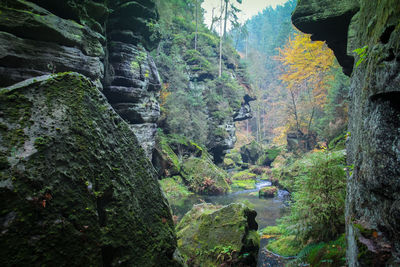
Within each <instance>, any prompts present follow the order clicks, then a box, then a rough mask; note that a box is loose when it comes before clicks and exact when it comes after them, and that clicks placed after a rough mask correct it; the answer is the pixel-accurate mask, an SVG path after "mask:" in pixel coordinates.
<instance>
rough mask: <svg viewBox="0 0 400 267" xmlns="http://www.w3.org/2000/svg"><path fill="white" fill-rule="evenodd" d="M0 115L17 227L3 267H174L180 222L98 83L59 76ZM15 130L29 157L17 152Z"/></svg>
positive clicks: (7, 98) (14, 94) (11, 99)
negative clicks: (62, 266) (106, 261)
mask: <svg viewBox="0 0 400 267" xmlns="http://www.w3.org/2000/svg"><path fill="white" fill-rule="evenodd" d="M17 107H19V108H17ZM0 109H1V113H2V114H5V116H4V118H5V119H4V121H2V123H3V124H4V125H6V126H7V129H8V130H7V131H5V129H6V127H2V128H1V135H2V136H1V138H0V151H5V152H4V153H3V152H1V154H0V159H1V162H2V163H1V165H2V168H1V169H0V177H1V182H2V185H5V186H4V187H2V192H1V195H0V203H1V204H0V210H1V213H0V216H2V217H3V216H8V217H10V218H14V219H12V220H10V222H9V225H8V226H7V230H6V231H5V232H3V235H2V242H1V245H0V265H2V266H10V265H15V266H35V265H38V264H39V263H40V264H39V265H42V266H54V265H57V264H59V263H60V262H69V264H70V265H76V266H78V265H85V266H99V265H102V264H103V257H102V253H110V254H109V255H111V256H112V257H113V258H112V259H110V265H115V264H117V263H118V262H120V263H121V262H123V263H124V264H126V265H136V264H137V265H140V266H145V265H146V264H150V265H157V264H162V265H164V266H168V265H172V266H173V263H172V259H171V255H172V253H173V251H174V250H175V244H176V243H175V240H174V227H173V222H172V218H171V214H170V209H169V207H168V204H167V202H166V201H165V199H164V198H163V196H162V192H161V190H160V187H159V184H158V182H157V179H156V177H155V174H154V173H153V169H152V167H151V164H150V163H149V162H148V160H147V159H146V157H145V155H144V152H143V150H142V149H141V148H140V147H139V144H138V143H137V141H136V137H135V135H134V134H133V133H132V131H131V130H130V129H129V126H128V125H127V124H126V123H125V122H124V121H123V120H121V118H120V117H119V116H118V115H117V114H116V113H115V112H114V111H112V109H111V108H110V106H109V104H108V103H107V101H106V100H105V99H104V97H102V95H101V93H100V92H99V91H98V90H97V88H95V87H94V86H92V83H91V82H90V81H88V80H87V79H86V78H84V77H83V76H80V75H77V74H60V75H53V76H50V77H49V79H48V80H43V81H37V82H33V81H31V82H27V83H26V85H24V86H20V87H15V88H12V89H10V90H2V91H1V93H0ZM104 110H105V112H104ZM32 111H34V112H32ZM32 114H33V115H32ZM57 129H58V130H57ZM14 130H18V131H19V133H20V135H21V137H18V138H20V139H22V137H24V139H26V140H25V144H26V145H25V146H24V147H21V148H19V149H15V148H14V147H11V146H10V142H9V141H10V140H11V139H10V138H11V137H10V136H8V135H7V133H8V132H10V133H11V132H13V131H14ZM22 133H24V135H25V136H22ZM4 137H5V138H4ZM28 137H29V140H28ZM31 142H34V145H35V147H37V148H38V149H37V151H35V150H34V149H32V147H30V146H31V145H32V144H31ZM19 143H21V144H22V142H20V141H19ZM26 155H28V156H26ZM6 160H7V161H9V162H12V163H13V166H16V165H18V168H14V167H12V166H10V165H11V164H7V162H6ZM139 203H140V204H139ZM38 222H40V224H39V223H38ZM44 226H45V227H44ZM55 248H57V249H55ZM9 255H13V257H11V258H10V257H9ZM71 255H73V257H71ZM103 255H104V254H103ZM114 261H115V262H114Z"/></svg>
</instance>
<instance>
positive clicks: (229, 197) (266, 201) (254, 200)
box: [170, 180, 289, 267]
mask: <svg viewBox="0 0 400 267" xmlns="http://www.w3.org/2000/svg"><path fill="white" fill-rule="evenodd" d="M267 186H271V182H269V181H263V180H257V183H256V188H255V189H249V190H239V191H235V192H233V193H230V194H226V195H219V196H199V195H191V196H189V197H187V198H184V199H180V200H177V201H170V205H171V208H172V211H173V214H174V215H176V216H178V220H180V219H181V218H182V216H183V215H185V214H186V212H188V211H189V210H191V209H192V207H193V205H196V204H200V203H202V202H206V203H212V204H215V205H228V204H231V203H238V202H241V203H245V204H250V206H251V208H253V209H255V210H256V211H257V217H256V221H257V223H258V229H263V228H265V227H267V226H272V225H276V220H277V219H279V218H281V217H282V216H284V215H286V214H287V205H286V204H285V201H287V198H288V194H289V193H288V192H287V191H285V190H279V191H278V194H277V196H276V197H274V198H259V197H258V194H257V192H258V191H259V190H260V189H261V188H263V187H267ZM267 242H268V241H267V240H266V239H262V240H261V244H260V251H259V253H258V255H259V256H258V257H259V258H258V266H276V267H278V266H284V262H285V259H283V258H280V257H279V256H277V255H272V254H270V253H268V252H267V251H266V250H265V249H264V247H265V245H266V244H267Z"/></svg>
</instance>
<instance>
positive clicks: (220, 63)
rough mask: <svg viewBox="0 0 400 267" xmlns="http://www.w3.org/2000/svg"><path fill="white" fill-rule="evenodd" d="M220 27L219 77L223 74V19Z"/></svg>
mask: <svg viewBox="0 0 400 267" xmlns="http://www.w3.org/2000/svg"><path fill="white" fill-rule="evenodd" d="M222 1H223V0H221V18H222V15H223V13H224V7H223V5H222ZM219 29H220V33H219V35H220V37H219V68H218V77H221V75H222V21H221V22H220V27H219Z"/></svg>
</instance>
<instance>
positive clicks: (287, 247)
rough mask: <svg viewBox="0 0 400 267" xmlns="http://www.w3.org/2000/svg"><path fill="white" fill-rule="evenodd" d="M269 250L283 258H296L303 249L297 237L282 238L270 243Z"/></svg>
mask: <svg viewBox="0 0 400 267" xmlns="http://www.w3.org/2000/svg"><path fill="white" fill-rule="evenodd" d="M267 249H268V250H270V251H272V252H274V253H276V254H278V255H281V256H285V257H289V256H296V255H297V254H298V253H299V252H300V251H301V249H302V246H301V244H300V243H299V242H298V241H296V236H293V235H290V236H281V237H280V238H278V239H276V240H272V241H270V242H269V243H268V245H267Z"/></svg>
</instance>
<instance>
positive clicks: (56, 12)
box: [0, 0, 161, 158]
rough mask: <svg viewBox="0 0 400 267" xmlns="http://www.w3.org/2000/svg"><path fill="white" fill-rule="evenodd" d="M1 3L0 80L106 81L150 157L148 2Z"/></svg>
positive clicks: (154, 115)
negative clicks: (66, 77)
mask: <svg viewBox="0 0 400 267" xmlns="http://www.w3.org/2000/svg"><path fill="white" fill-rule="evenodd" d="M0 8H1V12H2V13H1V16H0V52H1V55H0V86H9V85H11V84H13V83H16V82H20V81H22V80H24V79H27V78H31V77H35V76H38V75H44V74H51V73H58V72H65V71H75V72H78V73H81V74H83V75H85V76H87V77H88V78H90V79H91V80H92V81H93V82H95V84H96V86H97V87H98V88H104V93H105V94H106V96H107V97H108V99H109V100H110V102H111V104H112V105H113V107H114V108H115V110H116V111H117V112H118V113H119V114H120V115H121V116H122V117H123V118H124V119H125V120H126V121H127V122H128V123H129V124H130V125H131V128H132V130H133V131H134V132H135V133H136V136H137V137H138V139H139V142H140V143H141V145H142V146H143V148H144V149H145V151H146V154H147V156H148V157H150V158H151V153H152V150H153V147H154V135H155V131H154V129H155V127H156V126H155V122H156V121H157V119H158V117H159V115H160V110H159V105H158V102H157V100H156V98H157V97H158V94H159V90H160V88H161V87H160V79H159V75H158V72H157V69H156V67H155V65H154V62H153V59H152V58H151V56H149V54H148V52H147V51H146V49H151V48H152V45H154V43H157V42H156V35H154V34H153V31H152V30H151V29H150V27H151V23H152V21H153V20H156V19H157V13H156V12H155V7H154V3H153V2H152V1H145V0H141V1H127V0H119V1H112V2H110V3H108V2H107V1H104V0H103V1H63V0H56V1H49V0H34V1H22V0H16V1H2V2H1V3H0Z"/></svg>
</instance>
